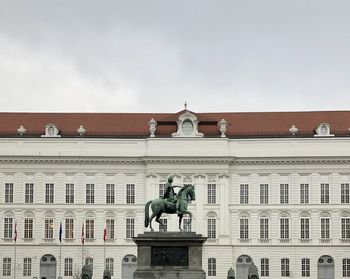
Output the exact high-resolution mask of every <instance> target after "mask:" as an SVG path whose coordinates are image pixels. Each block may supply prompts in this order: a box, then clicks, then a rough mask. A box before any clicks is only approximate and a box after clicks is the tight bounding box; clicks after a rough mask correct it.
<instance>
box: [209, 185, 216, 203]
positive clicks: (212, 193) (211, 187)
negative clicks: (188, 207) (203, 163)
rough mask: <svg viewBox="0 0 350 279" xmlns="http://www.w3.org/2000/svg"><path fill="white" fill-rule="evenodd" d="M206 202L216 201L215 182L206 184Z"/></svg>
mask: <svg viewBox="0 0 350 279" xmlns="http://www.w3.org/2000/svg"><path fill="white" fill-rule="evenodd" d="M208 203H212V204H213V203H216V184H213V183H210V184H208Z"/></svg>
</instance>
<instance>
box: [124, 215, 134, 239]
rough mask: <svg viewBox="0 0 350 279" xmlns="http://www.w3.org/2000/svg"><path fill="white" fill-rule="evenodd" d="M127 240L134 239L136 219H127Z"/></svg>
mask: <svg viewBox="0 0 350 279" xmlns="http://www.w3.org/2000/svg"><path fill="white" fill-rule="evenodd" d="M125 221H126V238H127V239H129V238H132V237H134V233H135V219H134V218H126V220H125Z"/></svg>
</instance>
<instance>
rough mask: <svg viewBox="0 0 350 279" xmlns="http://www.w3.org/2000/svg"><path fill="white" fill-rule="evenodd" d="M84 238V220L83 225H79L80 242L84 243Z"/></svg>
mask: <svg viewBox="0 0 350 279" xmlns="http://www.w3.org/2000/svg"><path fill="white" fill-rule="evenodd" d="M84 242H85V239H84V222H83V225H82V226H81V243H82V244H84Z"/></svg>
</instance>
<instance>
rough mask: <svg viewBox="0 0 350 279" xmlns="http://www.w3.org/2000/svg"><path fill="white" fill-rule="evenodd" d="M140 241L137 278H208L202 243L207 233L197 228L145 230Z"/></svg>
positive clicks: (135, 278) (139, 238)
mask: <svg viewBox="0 0 350 279" xmlns="http://www.w3.org/2000/svg"><path fill="white" fill-rule="evenodd" d="M133 240H134V242H135V243H136V244H137V268H136V271H135V272H134V279H205V278H206V276H205V272H204V270H203V269H202V247H203V243H204V242H205V241H206V240H207V238H206V237H202V235H199V234H196V233H194V232H145V233H144V234H139V235H138V236H137V237H134V238H133Z"/></svg>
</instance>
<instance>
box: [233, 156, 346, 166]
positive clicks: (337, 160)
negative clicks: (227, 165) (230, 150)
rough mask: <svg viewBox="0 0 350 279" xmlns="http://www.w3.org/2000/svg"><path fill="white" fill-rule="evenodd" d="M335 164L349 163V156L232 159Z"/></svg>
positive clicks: (247, 162)
mask: <svg viewBox="0 0 350 279" xmlns="http://www.w3.org/2000/svg"><path fill="white" fill-rule="evenodd" d="M328 164H330V165H335V164H350V157H344V158H339V157H334V158H333V157H312V158H310V157H308V158H297V157H294V158H264V159H261V158H245V159H235V160H232V165H328Z"/></svg>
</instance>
